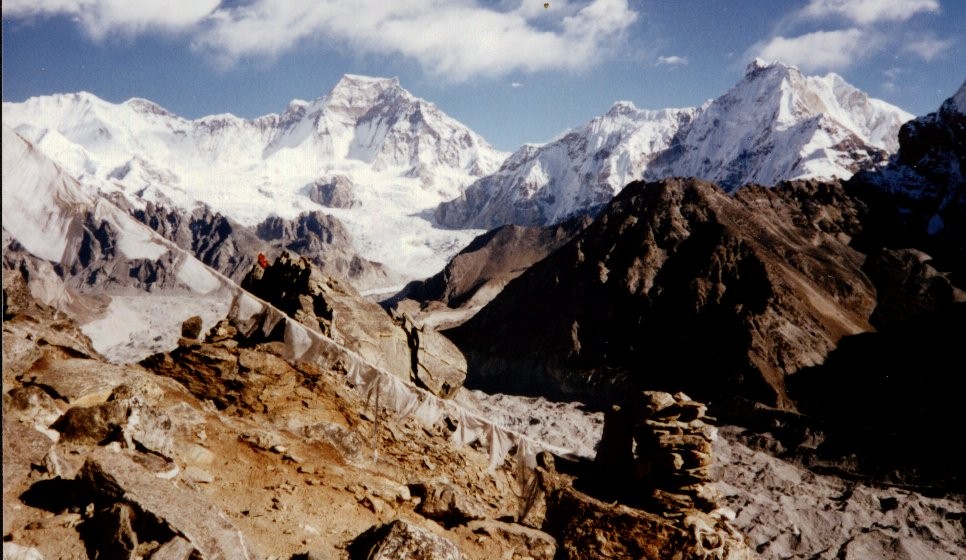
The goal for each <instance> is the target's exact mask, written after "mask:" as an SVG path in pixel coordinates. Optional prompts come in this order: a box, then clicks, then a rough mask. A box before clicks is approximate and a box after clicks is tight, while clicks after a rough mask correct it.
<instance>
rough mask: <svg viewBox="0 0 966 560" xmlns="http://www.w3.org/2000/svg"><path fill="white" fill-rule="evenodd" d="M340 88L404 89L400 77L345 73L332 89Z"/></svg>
mask: <svg viewBox="0 0 966 560" xmlns="http://www.w3.org/2000/svg"><path fill="white" fill-rule="evenodd" d="M340 89H355V90H359V89H377V90H387V89H402V86H400V85H399V78H396V77H393V78H379V77H373V76H362V75H359V74H344V75H343V76H342V78H340V79H339V81H338V83H336V84H335V87H334V88H332V91H336V90H340Z"/></svg>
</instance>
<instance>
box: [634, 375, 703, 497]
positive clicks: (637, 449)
mask: <svg viewBox="0 0 966 560" xmlns="http://www.w3.org/2000/svg"><path fill="white" fill-rule="evenodd" d="M639 406H640V409H639V411H640V415H638V416H637V422H635V425H634V426H633V434H632V438H633V443H634V448H633V455H634V460H633V477H634V479H635V482H636V484H635V486H636V487H637V488H639V489H640V490H641V491H642V492H643V496H642V497H643V498H644V500H645V502H646V503H648V504H649V505H651V506H652V507H655V509H657V510H659V511H661V512H664V513H671V512H675V511H683V510H689V509H696V510H699V511H703V512H711V511H713V510H715V509H717V508H718V503H717V502H718V500H717V495H716V493H715V491H714V489H713V487H712V486H711V485H710V483H711V482H712V481H713V479H712V478H711V463H712V449H711V446H712V442H713V441H714V439H715V437H717V430H716V429H715V428H714V427H713V426H710V425H708V424H706V423H705V422H704V420H703V418H704V416H705V413H706V412H707V407H706V406H705V405H704V404H702V403H699V402H696V401H693V400H691V399H690V398H688V396H687V395H685V394H684V393H676V394H674V395H670V394H668V393H662V392H658V391H644V392H643V393H642V394H641V400H640V403H639ZM634 408H636V407H634Z"/></svg>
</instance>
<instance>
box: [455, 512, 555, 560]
mask: <svg viewBox="0 0 966 560" xmlns="http://www.w3.org/2000/svg"><path fill="white" fill-rule="evenodd" d="M466 527H467V529H469V530H470V531H473V532H474V533H477V534H481V535H487V536H489V537H492V538H496V539H499V540H501V541H504V542H505V543H506V544H507V546H508V547H509V548H512V549H513V556H512V559H513V560H518V559H519V560H522V559H524V558H530V559H532V560H553V559H554V555H555V554H556V553H557V541H556V539H554V538H553V537H551V536H550V535H548V534H547V533H544V532H543V531H538V530H537V529H532V528H530V527H524V526H523V525H518V524H516V523H506V522H503V521H494V520H492V519H486V520H477V521H470V522H469V523H467V524H466Z"/></svg>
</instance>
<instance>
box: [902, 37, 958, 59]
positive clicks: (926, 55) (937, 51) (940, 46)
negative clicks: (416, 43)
mask: <svg viewBox="0 0 966 560" xmlns="http://www.w3.org/2000/svg"><path fill="white" fill-rule="evenodd" d="M953 43H955V41H953V40H952V39H937V38H936V37H923V38H922V39H918V40H916V41H911V42H909V43H906V44H905V45H903V46H902V50H903V51H905V52H907V53H911V54H914V55H916V56H918V57H919V58H921V59H923V60H925V61H926V62H929V61H930V60H932V59H934V58H936V57H937V56H939V55H941V54H942V53H944V52H946V51H947V50H949V48H950V47H952V46H953Z"/></svg>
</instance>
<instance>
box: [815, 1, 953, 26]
mask: <svg viewBox="0 0 966 560" xmlns="http://www.w3.org/2000/svg"><path fill="white" fill-rule="evenodd" d="M938 11H939V0H811V1H810V2H809V3H808V5H807V6H805V7H804V8H802V10H801V12H800V15H801V16H802V17H807V18H825V17H845V18H848V19H850V20H852V21H853V22H854V23H857V24H859V25H870V24H873V23H876V22H879V21H906V20H907V19H909V18H911V17H912V16H914V15H916V14H918V13H920V12H938Z"/></svg>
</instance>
